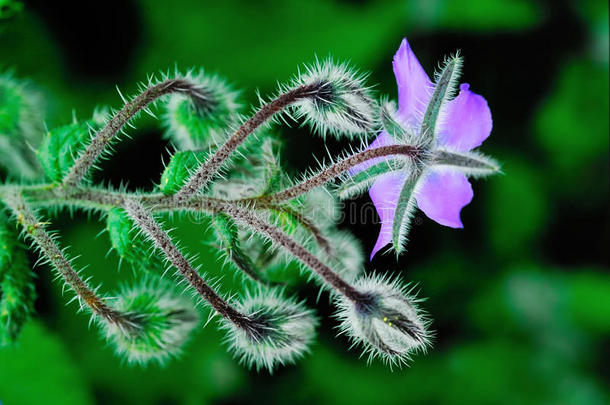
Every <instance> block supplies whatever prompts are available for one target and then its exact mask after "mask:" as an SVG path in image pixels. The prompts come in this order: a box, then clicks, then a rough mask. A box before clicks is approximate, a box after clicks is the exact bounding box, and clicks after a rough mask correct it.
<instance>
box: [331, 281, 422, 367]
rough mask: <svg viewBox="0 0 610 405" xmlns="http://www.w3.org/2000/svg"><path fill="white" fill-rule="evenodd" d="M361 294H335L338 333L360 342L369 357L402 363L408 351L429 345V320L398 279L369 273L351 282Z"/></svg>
mask: <svg viewBox="0 0 610 405" xmlns="http://www.w3.org/2000/svg"><path fill="white" fill-rule="evenodd" d="M354 287H355V288H356V289H357V290H358V291H359V292H360V293H361V294H362V297H363V298H362V299H360V300H358V301H357V302H353V301H350V300H349V299H347V298H345V297H344V296H339V295H338V296H337V298H336V303H337V306H338V307H339V311H338V312H337V317H338V318H339V319H340V321H341V325H340V326H339V327H340V330H341V333H344V334H346V335H347V336H349V338H350V339H351V340H352V341H353V342H354V343H355V344H356V343H359V344H362V346H363V347H364V352H363V354H367V353H368V355H369V361H370V360H372V359H373V358H375V357H379V358H381V359H382V360H383V361H384V362H386V363H388V364H390V365H402V364H405V363H406V362H407V361H408V360H409V359H410V356H411V354H413V353H417V352H420V351H421V352H425V351H426V349H427V347H428V346H429V345H430V338H431V333H430V332H429V331H428V326H429V323H430V321H429V320H428V319H427V318H426V317H425V315H424V314H423V312H422V311H421V310H420V309H419V308H418V307H417V302H419V301H421V300H418V299H417V298H415V297H413V296H411V295H410V292H411V291H410V290H407V287H406V286H404V285H402V284H401V283H400V281H399V280H398V279H394V280H390V279H388V278H384V277H380V276H376V275H369V276H365V277H363V278H361V279H359V280H357V281H356V282H355V283H354Z"/></svg>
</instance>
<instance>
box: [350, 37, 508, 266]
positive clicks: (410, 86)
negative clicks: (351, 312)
mask: <svg viewBox="0 0 610 405" xmlns="http://www.w3.org/2000/svg"><path fill="white" fill-rule="evenodd" d="M458 59H459V58H456V59H455V60H458ZM393 67H394V74H395V76H396V82H397V84H398V110H397V111H396V113H395V119H396V121H397V122H398V123H399V124H400V126H401V127H403V128H404V131H405V132H406V133H408V134H409V135H410V138H409V139H411V140H412V142H414V143H417V142H418V138H420V140H421V138H422V137H428V138H429V139H428V140H429V142H428V143H427V146H425V148H426V149H427V150H426V156H429V157H428V158H425V160H424V161H423V163H422V164H421V169H419V172H418V175H417V176H416V177H415V178H414V179H413V182H414V184H412V186H413V188H412V189H413V192H412V195H413V198H414V200H413V205H414V204H415V203H416V204H417V207H419V209H421V210H422V211H423V212H424V213H425V214H426V215H427V216H428V217H429V218H431V219H433V220H434V221H436V222H438V223H439V224H441V225H445V226H448V227H451V228H462V227H463V225H462V221H461V219H460V211H461V209H462V208H463V207H464V206H466V205H467V204H468V203H470V201H471V200H472V197H473V191H472V186H471V184H470V182H469V181H468V179H467V174H477V167H479V166H477V165H486V164H487V165H489V166H490V167H492V166H493V167H494V169H495V171H497V170H498V168H497V166H496V165H495V164H494V163H492V161H491V160H487V159H485V158H484V157H483V156H482V155H479V154H477V153H473V152H470V151H471V150H472V149H474V148H476V147H477V146H479V145H481V143H482V142H483V141H484V140H485V139H486V138H487V137H488V136H489V134H490V132H491V127H492V119H491V112H490V110H489V107H488V105H487V101H485V99H484V98H483V97H481V96H480V95H478V94H475V93H473V92H471V91H470V90H469V85H468V84H465V83H464V84H462V85H460V86H459V93H458V95H457V96H456V97H455V98H453V99H451V100H449V99H448V98H449V96H450V93H451V89H450V85H448V86H446V88H447V89H448V91H447V96H445V97H444V99H443V100H442V103H441V107H440V111H439V113H438V119H437V120H436V122H435V124H434V125H433V128H430V130H429V131H428V132H426V131H425V130H422V123H423V122H424V114H425V113H426V111H427V109H428V105H429V103H430V101H431V99H432V98H433V94H434V92H435V84H433V83H432V81H431V80H430V78H429V77H428V75H427V74H426V72H425V71H424V69H423V68H422V66H421V65H420V63H419V61H418V60H417V58H416V56H415V54H414V53H413V51H412V50H411V47H410V46H409V43H408V42H407V39H406V38H405V39H403V41H402V43H401V44H400V48H399V49H398V52H396V55H394V61H393ZM457 71H459V65H457V67H456V73H455V78H454V79H457ZM454 79H452V80H454ZM438 83H441V78H440V77H439V78H438ZM436 86H440V84H437V85H436ZM397 143H400V142H399V140H398V139H394V138H393V137H392V136H391V135H390V134H389V133H388V132H387V131H382V132H381V133H380V134H379V136H378V137H377V139H375V141H373V142H372V143H371V145H370V146H369V148H375V147H380V146H385V145H392V144H397ZM435 156H436V158H435ZM439 156H443V157H445V159H443V158H439ZM447 156H449V157H448V158H446V157H447ZM469 159H470V161H468V160H469ZM464 162H466V163H465V164H464ZM373 163H374V162H369V163H368V164H363V165H361V166H359V167H357V168H356V169H354V170H352V174H354V173H357V172H360V171H362V170H364V169H366V168H367V167H370V165H371V164H373ZM491 171H492V170H490V172H491ZM484 174H487V173H484ZM410 175H412V171H409V170H407V171H405V170H402V171H393V172H389V173H385V174H383V175H381V176H379V177H377V178H376V179H375V181H374V182H373V184H372V186H371V187H370V189H369V194H370V196H371V199H372V200H373V203H374V204H375V208H376V209H377V213H378V214H379V217H380V219H381V231H380V233H379V238H378V239H377V243H376V244H375V247H374V248H373V251H372V253H371V259H372V258H373V256H374V255H375V254H376V253H377V252H378V251H379V250H380V249H381V248H382V247H384V246H385V245H387V244H388V243H390V242H392V241H393V228H394V226H393V223H394V220H395V212H396V209H397V208H396V207H397V202H398V200H399V196H400V195H401V191H402V190H403V187H405V184H408V183H405V182H406V180H407V179H408V176H410ZM395 245H396V243H395Z"/></svg>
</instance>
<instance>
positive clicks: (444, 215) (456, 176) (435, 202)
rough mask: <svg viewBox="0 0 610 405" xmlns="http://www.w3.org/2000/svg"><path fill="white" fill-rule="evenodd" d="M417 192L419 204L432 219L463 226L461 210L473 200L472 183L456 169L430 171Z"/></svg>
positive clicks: (447, 224)
mask: <svg viewBox="0 0 610 405" xmlns="http://www.w3.org/2000/svg"><path fill="white" fill-rule="evenodd" d="M420 181H421V183H420V185H419V189H418V191H417V194H416V197H415V198H416V199H417V206H418V207H419V209H420V210H422V211H423V212H424V213H425V214H426V215H427V216H428V218H430V219H433V220H434V221H436V222H438V223H439V224H441V225H445V226H449V227H451V228H463V227H464V226H463V225H462V221H461V219H460V211H461V210H462V208H463V207H465V206H466V205H468V203H469V202H470V201H471V200H472V196H473V192H472V185H471V184H470V182H469V181H468V179H467V178H466V176H465V175H464V174H462V173H459V172H454V171H437V170H434V171H430V172H429V173H428V175H427V176H426V177H425V178H422V179H421V180H420Z"/></svg>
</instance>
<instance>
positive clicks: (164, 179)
mask: <svg viewBox="0 0 610 405" xmlns="http://www.w3.org/2000/svg"><path fill="white" fill-rule="evenodd" d="M207 155H208V152H206V151H190V150H186V151H182V152H176V153H175V154H174V156H172V158H171V160H170V161H169V163H168V165H167V166H166V167H165V170H164V171H163V174H162V175H161V185H160V186H159V188H160V189H161V192H162V193H163V194H165V195H171V194H174V193H176V192H177V191H178V190H180V189H181V188H182V186H183V185H184V184H185V183H186V181H187V180H188V178H189V177H190V175H191V173H193V172H194V171H195V170H196V169H197V168H198V167H199V165H200V164H201V162H202V161H204V160H205V158H206V157H207Z"/></svg>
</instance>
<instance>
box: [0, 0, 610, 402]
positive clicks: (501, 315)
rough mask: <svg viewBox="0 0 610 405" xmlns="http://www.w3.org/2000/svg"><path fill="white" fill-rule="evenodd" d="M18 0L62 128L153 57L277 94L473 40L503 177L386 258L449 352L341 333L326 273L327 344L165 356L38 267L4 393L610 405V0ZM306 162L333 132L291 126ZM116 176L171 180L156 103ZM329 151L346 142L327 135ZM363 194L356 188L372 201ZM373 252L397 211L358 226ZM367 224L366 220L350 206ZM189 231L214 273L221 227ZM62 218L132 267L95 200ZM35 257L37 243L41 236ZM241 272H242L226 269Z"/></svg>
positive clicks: (106, 267)
mask: <svg viewBox="0 0 610 405" xmlns="http://www.w3.org/2000/svg"><path fill="white" fill-rule="evenodd" d="M15 4H16V3H15V2H14V1H7V0H1V1H0V5H2V7H0V68H1V69H3V70H6V69H12V70H13V71H14V72H15V75H16V76H18V77H21V78H26V79H28V80H30V81H31V84H32V86H33V87H34V88H35V89H36V90H37V91H38V92H39V93H40V94H41V95H42V96H43V98H44V100H45V111H44V113H45V122H46V125H47V126H48V127H53V126H55V125H60V124H64V123H67V122H69V121H71V119H72V115H73V114H74V115H75V116H77V117H79V118H87V117H88V116H90V114H91V113H92V111H93V109H94V107H95V106H100V105H110V106H118V105H119V104H120V98H119V96H118V93H117V91H116V90H115V85H117V86H119V87H120V88H121V90H122V91H123V92H126V93H132V92H134V91H135V89H136V87H137V83H138V82H139V81H142V80H144V79H145V78H146V75H147V74H148V73H154V72H157V71H159V70H167V69H171V70H173V69H174V66H176V65H177V66H178V67H181V68H188V67H199V66H203V67H205V68H206V69H207V70H208V71H212V72H218V73H220V74H221V75H223V76H225V77H226V78H228V79H229V80H230V81H231V82H232V83H234V84H235V86H236V87H237V88H241V89H243V99H244V101H246V102H255V100H256V97H255V91H256V89H259V90H260V91H261V93H263V94H267V93H271V92H273V91H274V90H275V88H276V82H277V81H278V80H279V81H283V80H286V79H288V78H289V77H290V76H291V75H292V74H294V73H295V71H296V67H297V65H299V64H302V63H304V62H311V61H312V60H313V59H314V57H315V55H319V56H322V57H324V56H327V55H329V54H330V55H333V56H334V57H335V58H336V59H339V60H350V61H351V62H352V63H353V64H354V65H356V66H358V67H360V68H361V69H363V70H366V71H370V72H371V77H370V83H377V87H376V88H377V89H378V91H379V92H380V93H385V94H389V95H391V96H392V97H395V94H396V88H395V81H394V77H393V74H392V68H391V59H392V55H393V54H394V52H395V50H396V49H397V47H398V45H399V43H400V40H401V39H402V37H404V36H407V37H408V38H409V40H410V42H411V45H412V47H413V48H414V50H415V52H416V54H417V55H418V57H419V59H420V61H421V63H422V64H423V66H424V67H425V68H426V70H427V71H428V72H429V73H432V70H433V68H434V67H436V66H437V62H438V61H439V60H441V59H442V57H443V55H445V54H448V53H450V52H454V51H455V50H456V49H461V50H462V52H463V54H464V56H465V68H464V81H466V82H468V83H470V84H471V88H472V89H473V90H474V91H475V92H477V93H480V94H482V95H484V96H485V97H486V98H487V100H488V102H489V104H490V106H491V109H492V113H493V118H494V129H493V132H492V136H491V137H490V138H489V139H488V140H487V141H486V142H485V144H484V145H483V151H484V152H485V153H487V154H490V155H492V156H494V157H496V158H497V159H498V160H500V161H501V162H502V164H503V170H504V173H505V174H504V175H502V176H496V177H494V178H490V179H488V180H485V181H475V185H474V189H475V198H474V201H473V202H472V203H471V204H470V205H468V206H467V207H466V208H465V209H464V211H463V214H462V219H463V222H464V224H465V229H463V230H452V229H449V228H444V227H441V226H439V225H437V224H436V223H434V222H432V221H430V220H428V219H427V218H425V217H424V216H423V215H421V214H420V215H418V216H417V218H416V219H415V225H414V227H413V229H412V232H411V241H410V244H409V247H408V252H407V254H405V255H404V256H403V257H402V258H401V259H400V260H399V261H398V262H397V261H396V260H395V259H394V257H393V256H383V257H380V258H376V259H375V260H374V261H373V262H372V263H369V264H367V268H368V270H372V269H377V270H381V271H393V272H400V273H401V275H402V277H403V278H404V279H406V280H409V281H413V282H417V283H419V288H420V290H421V294H422V296H425V297H428V300H427V301H426V302H425V304H424V306H425V308H426V309H427V310H428V311H429V312H430V314H431V315H432V317H433V319H434V323H433V328H434V329H435V330H436V331H437V337H436V340H435V347H434V349H433V350H432V351H431V352H430V353H429V354H428V355H426V356H417V357H416V358H415V359H414V361H413V362H412V364H411V366H410V367H408V368H403V369H402V370H394V371H393V372H391V371H390V370H389V369H388V368H387V367H384V366H383V365H381V364H379V363H377V362H374V363H373V364H371V365H368V366H367V364H366V361H365V360H363V359H359V358H358V351H356V350H351V351H350V350H348V342H347V341H346V339H345V338H343V337H335V330H334V329H333V328H334V326H335V324H336V323H335V321H334V320H332V319H330V318H329V316H330V314H331V313H332V308H331V307H330V305H329V304H328V300H327V299H326V298H325V297H323V298H322V299H320V300H319V302H317V303H316V302H315V298H316V293H317V291H316V290H315V288H314V287H311V286H307V285H301V284H299V285H297V286H296V287H295V292H296V293H297V294H299V295H300V296H302V297H303V298H306V299H307V300H308V301H309V303H310V304H311V305H313V306H316V308H318V310H319V313H320V315H321V316H322V318H323V320H322V324H321V327H320V330H319V339H318V343H317V344H316V345H315V346H314V347H313V348H312V353H311V354H310V355H308V356H307V357H306V358H305V359H303V361H301V362H299V363H298V364H297V365H295V366H290V367H284V368H281V369H279V370H278V371H277V372H276V373H275V374H274V375H273V376H270V375H268V373H266V372H261V373H256V372H251V371H248V370H246V369H245V368H243V367H241V366H240V365H238V364H237V363H236V362H235V361H234V360H233V359H232V358H231V356H230V355H229V354H228V353H227V352H226V350H225V347H224V346H223V344H222V343H221V340H222V336H221V335H220V333H219V332H217V331H216V330H215V328H214V327H213V326H208V327H206V328H205V329H201V330H200V331H198V332H197V335H196V336H195V338H194V339H193V340H192V341H191V342H190V343H189V345H188V346H187V348H186V352H185V354H184V356H183V357H182V358H181V359H178V360H175V361H172V362H171V363H170V364H169V365H168V366H167V367H165V368H161V367H158V366H155V365H153V366H149V367H147V368H139V367H132V366H129V365H126V364H124V362H122V361H121V360H120V359H119V358H117V357H115V356H114V354H113V353H112V350H111V348H110V347H108V346H106V345H105V344H104V343H103V341H102V340H101V339H100V338H99V336H98V332H97V331H96V330H94V329H93V328H89V327H88V319H87V317H86V316H84V315H82V314H75V312H74V311H75V305H73V304H72V305H69V306H66V305H65V300H64V299H62V297H61V291H60V286H59V285H58V284H57V283H56V282H53V281H52V277H51V276H50V272H49V269H48V268H46V267H39V268H37V269H36V273H37V275H38V279H37V282H36V287H37V290H38V294H39V298H38V300H37V302H36V309H37V312H38V315H37V316H36V318H35V319H34V320H33V321H32V322H31V323H29V324H28V325H27V326H26V328H25V329H24V331H23V334H22V336H21V338H20V342H19V345H18V346H17V347H15V348H9V349H3V350H1V351H0V403H2V404H3V405H13V404H41V403H44V404H46V405H52V404H62V405H72V404H79V405H80V404H193V405H194V404H206V403H219V404H233V403H234V404H238V403H244V404H249V403H265V404H275V403H277V404H284V403H286V404H301V403H303V404H304V403H320V404H352V405H353V404H373V403H374V404H469V405H476V404H536V405H540V404H574V405H578V404H583V405H597V404H599V405H602V404H607V403H610V402H609V401H610V393H609V389H608V386H609V385H608V382H609V381H610V366H609V364H610V349H609V348H610V345H608V342H609V340H608V339H609V338H610V272H609V271H608V270H609V268H608V246H610V243H609V242H610V241H609V221H608V188H609V179H608V173H609V170H608V169H609V167H608V116H609V106H608V91H609V90H608V3H607V2H606V1H605V0H600V1H594V0H589V1H576V0H574V1H566V0H563V1H556V0H547V1H526V0H494V1H490V0H470V1H460V0H412V1H406V0H405V1H385V0H377V1H374V0H352V1H348V0H326V1H323V0H307V1H296V0H277V1H274V0H260V1H246V0H244V1H238V0H225V1H222V2H207V1H201V0H191V1H188V0H173V1H165V0H107V1H104V2H82V1H58V2H54V1H45V0H40V1H26V2H21V3H19V4H21V5H22V7H20V6H19V5H18V4H17V5H15ZM282 133H283V134H284V135H285V139H286V147H285V149H284V155H283V162H284V164H285V165H286V167H287V169H288V170H289V171H290V172H291V173H295V174H296V173H299V172H302V171H303V170H305V169H306V168H308V167H312V166H315V160H314V158H313V156H314V155H317V156H323V155H324V153H325V152H324V144H323V142H322V140H320V139H318V138H314V137H312V136H309V135H308V134H307V131H305V130H301V129H298V128H283V129H282ZM130 134H131V135H133V139H132V140H130V141H128V142H125V143H124V144H121V145H120V147H119V148H118V152H117V154H116V155H115V156H114V158H113V159H112V160H110V161H108V162H105V163H104V165H103V169H104V170H103V171H102V172H101V173H100V174H99V175H98V180H100V181H102V180H103V181H108V182H110V183H112V184H115V185H118V184H119V183H120V182H122V181H123V182H128V183H129V186H130V187H131V188H137V187H140V188H145V189H152V187H153V183H154V182H155V181H158V179H159V176H160V174H161V171H162V168H163V166H162V158H163V157H167V156H168V154H167V153H168V152H167V146H168V145H167V143H166V141H164V140H163V137H162V129H161V128H160V126H159V124H158V122H156V121H154V120H152V119H150V118H142V119H140V120H139V121H138V122H137V129H136V130H131V131H130ZM328 145H329V148H330V150H331V151H333V152H335V151H339V150H341V149H342V148H344V147H346V144H345V143H343V142H337V141H329V143H328ZM366 202H367V199H366V198H362V199H359V200H357V201H355V202H354V203H355V204H365V203H366ZM349 222H350V221H346V223H344V224H343V226H344V227H346V228H349V229H351V230H352V231H353V232H355V233H356V235H358V237H359V238H360V240H361V241H362V244H363V247H364V249H365V250H366V251H367V252H368V251H370V249H371V248H372V246H373V244H374V241H375V238H376V235H377V227H378V225H376V224H372V223H349ZM352 222H353V221H352ZM175 225H176V226H177V227H179V230H178V231H176V235H177V236H179V237H180V238H182V240H184V241H185V244H186V245H187V246H188V247H189V249H191V251H197V252H199V253H200V255H201V256H200V262H201V263H203V264H204V265H205V268H206V270H207V271H209V272H210V273H213V274H214V273H218V274H220V273H221V272H222V270H220V268H219V265H218V261H217V260H216V258H215V256H214V255H213V254H212V252H210V251H209V249H208V248H207V247H205V246H203V245H202V244H201V240H202V239H203V236H202V235H203V233H204V232H206V227H205V225H197V224H192V223H188V222H186V221H185V222H181V223H180V222H178V223H176V224H175ZM53 226H54V228H55V229H58V230H59V231H60V232H61V234H62V241H63V244H64V245H70V246H71V248H70V252H71V254H72V255H73V256H75V255H82V256H81V257H80V258H79V259H78V260H77V263H78V264H79V265H85V264H90V266H89V267H88V270H87V272H88V273H89V274H91V275H94V277H95V280H96V281H100V282H103V284H104V288H107V289H111V288H113V287H114V286H116V285H117V284H118V283H119V281H120V280H129V279H130V278H132V277H133V275H132V274H131V272H129V271H125V270H122V271H121V272H117V259H116V256H115V255H114V254H112V253H111V254H108V255H107V252H108V248H109V242H108V239H107V235H106V234H101V235H100V236H99V237H96V235H97V234H98V233H99V232H100V231H101V230H102V229H103V227H104V224H103V223H100V222H99V221H98V218H97V217H92V218H88V217H87V216H85V215H82V214H78V213H75V214H74V215H72V216H70V215H68V214H67V213H61V214H60V215H59V217H58V218H57V219H56V220H55V221H54V223H53ZM30 258H31V260H32V262H34V261H35V259H36V257H35V256H34V255H31V257H30ZM224 280H225V283H224V284H223V285H224V290H225V291H226V292H228V291H236V290H237V289H239V288H240V286H239V280H238V279H236V278H234V277H232V276H231V275H227V276H226V277H225V279H224Z"/></svg>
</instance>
